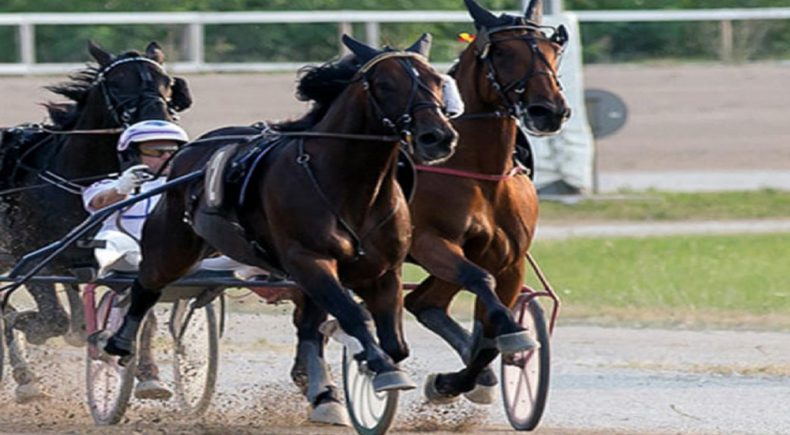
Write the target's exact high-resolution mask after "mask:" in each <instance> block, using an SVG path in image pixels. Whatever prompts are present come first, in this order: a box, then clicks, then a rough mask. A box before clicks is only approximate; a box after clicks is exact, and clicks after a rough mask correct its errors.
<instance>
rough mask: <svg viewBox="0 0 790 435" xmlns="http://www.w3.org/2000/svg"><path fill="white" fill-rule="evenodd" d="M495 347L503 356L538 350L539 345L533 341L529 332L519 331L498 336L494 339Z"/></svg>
mask: <svg viewBox="0 0 790 435" xmlns="http://www.w3.org/2000/svg"><path fill="white" fill-rule="evenodd" d="M496 347H497V350H499V351H500V352H501V353H503V354H511V353H516V352H526V351H529V350H534V349H539V348H540V343H538V342H537V341H535V340H533V339H532V337H530V335H529V332H527V331H519V332H512V333H510V334H503V335H500V336H498V337H497V338H496Z"/></svg>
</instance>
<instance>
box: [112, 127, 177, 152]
mask: <svg viewBox="0 0 790 435" xmlns="http://www.w3.org/2000/svg"><path fill="white" fill-rule="evenodd" d="M150 140H172V141H175V142H178V144H179V145H180V144H184V143H187V142H189V136H187V132H186V131H184V129H183V128H181V127H180V126H178V125H176V124H173V123H172V122H168V121H160V120H149V121H141V122H138V123H136V124H133V125H132V126H130V127H129V128H127V129H126V130H124V132H123V134H121V138H120V139H118V151H119V152H123V151H126V150H127V149H129V146H130V145H131V144H133V143H139V142H147V141H150Z"/></svg>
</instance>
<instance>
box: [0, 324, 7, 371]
mask: <svg viewBox="0 0 790 435" xmlns="http://www.w3.org/2000/svg"><path fill="white" fill-rule="evenodd" d="M5 342H6V336H5V312H4V311H2V310H0V383H2V382H3V373H4V372H5Z"/></svg>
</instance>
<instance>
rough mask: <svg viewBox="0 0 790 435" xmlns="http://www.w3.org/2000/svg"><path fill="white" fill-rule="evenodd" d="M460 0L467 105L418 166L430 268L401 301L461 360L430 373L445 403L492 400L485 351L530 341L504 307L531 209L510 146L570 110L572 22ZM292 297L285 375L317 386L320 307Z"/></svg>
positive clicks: (423, 259)
mask: <svg viewBox="0 0 790 435" xmlns="http://www.w3.org/2000/svg"><path fill="white" fill-rule="evenodd" d="M465 4H466V7H467V9H468V10H469V13H470V15H471V16H472V18H473V20H474V24H475V27H476V28H477V31H478V34H477V39H476V40H475V42H474V43H473V44H472V45H470V46H469V47H467V48H466V49H465V50H464V51H463V53H461V56H460V59H459V61H458V63H457V65H456V66H454V67H453V69H452V70H451V71H450V74H451V75H452V76H453V77H454V78H455V79H456V81H457V83H458V87H459V90H460V93H461V96H462V98H463V100H464V104H465V106H466V111H465V114H464V115H462V116H461V117H459V118H456V119H454V120H453V126H454V127H455V128H456V129H457V130H458V132H459V134H460V139H459V143H458V147H457V149H456V152H455V154H454V155H453V156H452V157H451V158H450V159H448V160H447V161H445V162H444V163H441V164H438V165H435V166H432V167H426V166H421V167H419V168H418V170H419V172H418V179H417V186H416V192H415V196H414V198H413V199H412V202H411V205H410V209H411V213H412V222H413V225H414V227H415V228H414V237H413V244H412V247H411V249H410V252H409V259H410V261H414V262H416V263H418V264H419V265H421V266H422V267H424V268H425V269H426V270H427V271H428V272H429V273H430V275H431V276H430V277H428V278H427V279H426V280H425V281H424V282H422V283H421V284H420V285H419V286H418V287H417V288H416V289H415V290H414V291H412V292H411V293H410V294H408V295H407V296H406V298H405V307H406V308H407V309H408V310H409V311H411V312H412V313H414V314H415V315H416V316H417V319H418V320H419V321H420V322H421V323H422V324H423V325H425V326H426V327H428V328H429V329H431V330H433V331H435V332H436V333H437V334H439V335H440V336H441V337H442V338H444V339H445V340H446V341H447V342H448V343H449V344H450V345H451V346H452V347H453V348H454V349H455V350H456V351H457V352H458V353H459V355H460V356H461V358H462V360H463V361H464V363H465V364H466V365H467V367H466V368H465V369H464V370H462V371H460V372H458V373H450V374H442V375H438V376H437V375H431V377H430V378H429V379H428V380H427V385H426V393H427V395H428V398H429V400H432V401H436V402H447V401H450V400H453V399H455V398H457V397H458V396H459V395H460V394H461V393H464V392H470V391H471V390H473V389H475V392H474V393H472V394H468V395H467V397H469V398H470V400H474V401H476V402H478V403H490V402H491V401H492V400H493V395H492V394H493V390H494V386H495V385H496V382H497V380H496V376H495V375H494V373H493V371H491V370H490V369H489V368H487V366H488V364H489V363H490V362H491V360H493V359H494V358H495V357H496V355H497V354H498V352H499V351H505V352H517V351H519V350H523V349H525V348H529V347H531V346H534V345H535V344H534V343H533V342H532V340H531V339H530V338H529V336H528V335H527V334H525V333H524V331H522V330H521V328H520V327H519V326H518V325H516V323H515V322H514V320H513V317H512V315H511V314H510V310H509V308H511V306H512V304H513V303H514V302H515V298H516V296H517V295H518V292H519V290H520V289H521V287H522V284H523V279H524V272H525V270H524V267H525V255H526V252H527V249H528V248H529V245H530V242H531V240H532V237H533V236H534V230H535V226H536V222H537V217H538V199H537V194H536V191H535V187H534V186H533V184H532V182H531V180H530V178H529V177H527V176H525V175H524V174H523V171H522V170H521V167H520V165H518V164H517V163H516V162H515V161H514V152H515V150H516V144H517V141H521V140H525V139H526V137H525V136H523V133H521V132H520V130H519V127H518V125H517V124H521V125H523V126H524V127H526V128H527V129H528V130H529V131H530V132H531V133H533V134H535V135H546V134H552V133H556V132H557V131H559V129H560V127H561V126H562V124H563V123H564V122H565V120H567V118H568V117H569V116H570V109H569V108H568V105H567V103H566V101H565V98H564V97H563V95H562V92H561V88H560V83H559V80H558V77H557V62H558V60H559V56H560V54H561V52H562V49H563V47H564V45H565V42H566V41H567V33H566V30H565V29H564V28H563V27H559V28H557V29H556V31H555V33H554V34H553V35H552V36H551V37H546V36H544V35H543V33H542V29H543V27H542V26H540V21H541V15H542V14H541V9H540V0H533V1H532V2H531V3H530V4H529V6H528V8H527V10H526V13H525V15H524V16H523V17H516V16H511V15H506V14H503V15H502V16H499V17H497V16H495V15H493V14H492V13H491V12H489V11H488V10H486V9H484V8H482V7H481V6H480V5H479V4H477V3H476V2H475V1H474V0H465ZM518 135H522V136H521V138H519V137H518ZM525 145H526V144H525ZM530 158H531V156H530ZM431 168H433V169H431ZM431 170H433V171H439V172H428V171H431ZM461 288H466V289H468V290H470V291H472V292H473V293H474V294H475V295H476V296H477V297H478V299H477V306H476V312H475V318H476V323H475V331H474V336H473V335H472V334H470V333H469V332H468V331H467V330H465V328H463V327H461V326H460V325H459V324H458V323H457V322H456V321H455V320H453V319H452V318H451V317H450V316H449V313H448V307H449V305H450V303H451V301H452V300H453V299H454V297H455V295H456V294H457V293H458V291H459V290H460V289H461ZM294 302H295V304H296V313H295V323H296V325H297V328H298V331H299V332H298V338H299V344H298V347H297V355H296V359H295V361H294V366H293V369H292V371H291V377H292V379H293V380H294V383H296V384H297V385H298V386H300V387H301V388H303V389H304V388H305V387H306V386H307V385H308V384H310V385H312V380H311V379H310V376H311V375H312V374H313V373H315V372H319V373H320V372H322V371H325V370H326V368H325V367H324V366H323V364H324V362H323V360H322V359H320V358H317V357H316V354H320V352H321V351H320V350H315V348H316V347H320V346H321V345H322V343H321V342H319V341H317V340H316V339H313V340H312V341H310V340H306V339H305V337H312V335H311V333H310V332H309V331H310V328H311V327H316V326H317V324H318V323H319V322H320V318H319V320H318V321H313V322H311V321H308V320H306V318H309V317H310V311H309V310H308V309H305V308H303V305H304V304H303V303H302V301H301V300H300V298H299V296H298V295H297V296H296V297H295V298H294ZM497 338H499V340H497ZM315 366H321V367H322V369H321V370H318V369H316V368H315ZM475 387H477V388H475ZM325 388H327V387H325ZM328 388H329V389H330V390H331V389H332V388H334V386H331V385H330V386H329V387H328ZM308 397H309V395H308ZM339 420H340V419H338V421H339Z"/></svg>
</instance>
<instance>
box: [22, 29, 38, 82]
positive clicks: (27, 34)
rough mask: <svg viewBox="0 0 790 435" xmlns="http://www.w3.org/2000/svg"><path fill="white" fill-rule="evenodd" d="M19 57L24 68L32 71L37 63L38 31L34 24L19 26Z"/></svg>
mask: <svg viewBox="0 0 790 435" xmlns="http://www.w3.org/2000/svg"><path fill="white" fill-rule="evenodd" d="M18 31H19V57H20V58H21V59H20V60H21V61H22V64H23V66H24V68H25V69H26V70H28V71H30V70H31V69H32V68H33V65H34V64H35V63H36V30H35V27H34V26H33V23H21V24H19V30H18Z"/></svg>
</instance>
